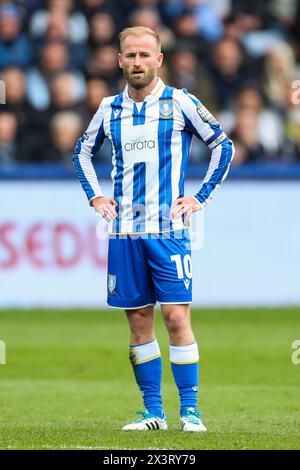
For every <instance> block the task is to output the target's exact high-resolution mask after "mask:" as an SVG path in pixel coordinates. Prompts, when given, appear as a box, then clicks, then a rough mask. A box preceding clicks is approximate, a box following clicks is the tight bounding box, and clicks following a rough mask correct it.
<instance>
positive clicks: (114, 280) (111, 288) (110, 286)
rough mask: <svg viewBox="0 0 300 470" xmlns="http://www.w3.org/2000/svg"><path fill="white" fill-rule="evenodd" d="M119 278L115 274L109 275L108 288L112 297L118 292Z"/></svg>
mask: <svg viewBox="0 0 300 470" xmlns="http://www.w3.org/2000/svg"><path fill="white" fill-rule="evenodd" d="M116 284H117V276H116V275H115V274H109V275H108V279H107V288H108V292H109V294H110V295H113V294H114V293H115V290H116Z"/></svg>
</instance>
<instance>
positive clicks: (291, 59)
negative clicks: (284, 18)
mask: <svg viewBox="0 0 300 470" xmlns="http://www.w3.org/2000/svg"><path fill="white" fill-rule="evenodd" d="M295 79H296V62H295V56H294V52H293V49H292V48H291V46H290V45H288V44H287V43H282V44H281V45H277V46H276V47H274V48H272V49H271V50H270V51H269V52H268V54H267V56H266V61H265V66H264V77H263V81H264V92H265V93H266V96H267V97H268V100H269V102H270V103H271V104H272V105H273V106H275V107H276V108H278V109H280V110H282V111H283V110H284V109H285V107H286V105H287V103H288V95H289V90H290V88H291V84H292V82H293V81H294V80H295Z"/></svg>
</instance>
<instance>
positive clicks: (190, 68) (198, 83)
mask: <svg viewBox="0 0 300 470" xmlns="http://www.w3.org/2000/svg"><path fill="white" fill-rule="evenodd" d="M170 83H171V85H172V86H175V87H176V88H187V89H188V90H189V92H190V93H192V94H193V95H195V96H197V97H198V98H199V99H200V100H201V101H202V102H203V103H204V104H205V105H206V107H207V108H209V109H210V110H211V111H212V112H215V111H216V107H217V104H216V99H215V93H214V88H213V86H212V85H211V83H210V77H209V75H208V74H207V72H206V70H205V68H204V67H203V66H202V64H200V63H199V61H198V58H197V56H196V54H195V53H194V52H193V51H192V49H191V48H187V47H185V46H184V44H182V45H180V43H179V44H178V45H177V47H176V49H175V51H174V52H173V53H172V54H171V59H170Z"/></svg>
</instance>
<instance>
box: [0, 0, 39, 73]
mask: <svg viewBox="0 0 300 470" xmlns="http://www.w3.org/2000/svg"><path fill="white" fill-rule="evenodd" d="M31 61H32V46H31V45H30V42H29V40H28V38H27V37H26V36H25V35H24V34H22V33H21V18H20V14H19V11H18V9H17V7H16V6H15V5H14V4H13V3H5V4H3V5H0V69H3V68H4V67H8V66H11V65H15V66H18V67H22V68H24V67H27V66H28V65H30V64H31Z"/></svg>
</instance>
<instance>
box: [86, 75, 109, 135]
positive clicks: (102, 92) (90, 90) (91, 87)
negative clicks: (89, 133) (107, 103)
mask: <svg viewBox="0 0 300 470" xmlns="http://www.w3.org/2000/svg"><path fill="white" fill-rule="evenodd" d="M110 94H111V91H110V90H109V88H108V85H107V82H106V81H105V80H102V79H101V78H94V77H91V78H89V80H88V81H87V94H86V100H85V106H84V111H83V116H84V127H85V128H86V127H87V126H88V124H89V123H90V121H91V119H92V117H93V115H94V114H95V112H96V111H97V109H98V107H99V104H100V103H101V101H102V100H103V98H105V97H106V96H109V95H110Z"/></svg>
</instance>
